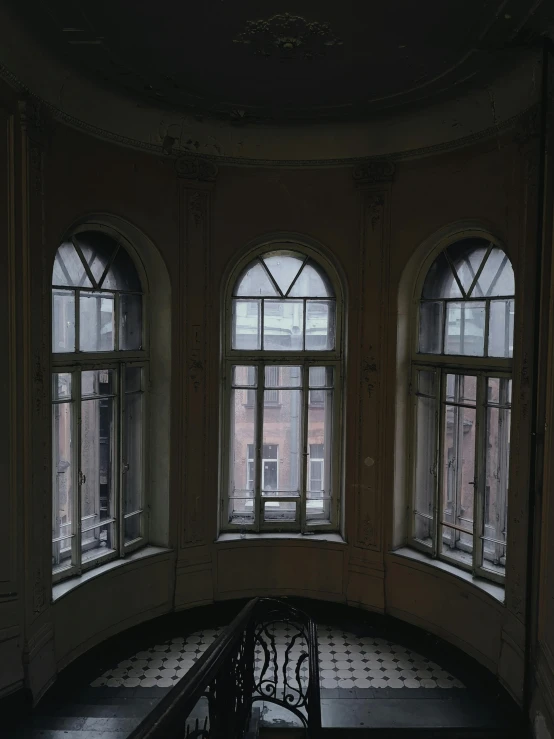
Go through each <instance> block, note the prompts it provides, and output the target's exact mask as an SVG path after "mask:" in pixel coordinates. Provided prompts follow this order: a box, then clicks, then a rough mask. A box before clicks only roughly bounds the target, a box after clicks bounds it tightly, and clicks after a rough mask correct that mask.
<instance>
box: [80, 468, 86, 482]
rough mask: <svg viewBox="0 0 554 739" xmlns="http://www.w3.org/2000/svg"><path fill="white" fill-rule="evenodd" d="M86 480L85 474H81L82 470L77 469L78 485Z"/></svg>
mask: <svg viewBox="0 0 554 739" xmlns="http://www.w3.org/2000/svg"><path fill="white" fill-rule="evenodd" d="M86 481H87V476H86V475H84V474H83V471H82V470H79V485H84V484H85V482H86Z"/></svg>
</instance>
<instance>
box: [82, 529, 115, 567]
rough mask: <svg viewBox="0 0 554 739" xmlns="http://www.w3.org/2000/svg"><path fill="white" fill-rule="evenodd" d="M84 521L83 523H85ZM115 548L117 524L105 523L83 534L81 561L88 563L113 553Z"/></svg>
mask: <svg viewBox="0 0 554 739" xmlns="http://www.w3.org/2000/svg"><path fill="white" fill-rule="evenodd" d="M84 523H85V522H84V521H83V525H84ZM115 551H116V549H115V525H114V524H113V523H104V524H101V525H100V526H97V527H96V528H94V529H88V530H87V531H84V530H83V532H82V534H81V562H82V563H83V564H86V563H87V562H92V561H93V560H95V559H98V558H99V557H104V556H105V555H106V554H113V553H114V552H115Z"/></svg>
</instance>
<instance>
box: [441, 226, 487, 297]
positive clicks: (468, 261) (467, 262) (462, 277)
mask: <svg viewBox="0 0 554 739" xmlns="http://www.w3.org/2000/svg"><path fill="white" fill-rule="evenodd" d="M488 248H489V242H488V241H486V240H485V239H463V240H462V241H457V242H456V243H455V244H450V246H448V247H447V249H446V251H447V252H448V256H449V257H450V261H451V262H452V265H453V267H454V269H455V270H456V274H457V275H458V279H459V281H460V282H461V284H462V287H463V288H464V290H465V292H466V294H467V296H468V297H474V298H476V297H477V298H478V297H482V296H481V293H480V292H477V293H475V288H474V289H473V291H472V294H469V290H470V288H471V285H472V284H473V281H474V280H475V277H476V275H477V272H478V270H479V267H480V266H481V263H482V261H483V259H484V258H485V256H486V254H487V251H488Z"/></svg>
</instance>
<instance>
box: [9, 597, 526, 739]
mask: <svg viewBox="0 0 554 739" xmlns="http://www.w3.org/2000/svg"><path fill="white" fill-rule="evenodd" d="M309 610H311V609H309ZM235 612H236V611H235ZM333 623H344V622H343V621H342V620H341V619H337V620H336V621H333ZM181 627H182V624H181ZM153 628H154V629H155V631H154V633H155V634H156V637H155V638H156V641H152V642H151V643H152V644H155V643H159V631H158V629H157V627H155V626H154V627H153ZM205 628H206V627H205V626H204V627H203V630H202V632H201V633H200V632H194V633H191V632H190V631H189V632H186V631H185V632H182V631H180V632H177V633H178V634H179V633H181V634H182V633H185V634H190V636H189V637H187V639H188V641H187V639H185V640H183V639H182V638H180V639H171V640H169V642H171V644H173V642H176V641H177V642H178V641H180V642H181V643H183V650H185V644H184V642H186V643H187V644H190V643H195V641H194V639H195V638H196V639H198V640H200V637H202V638H203V639H207V641H205V642H203V643H204V644H205V646H204V649H206V651H205V652H204V653H203V655H202V656H200V654H201V653H200V651H199V652H198V655H199V658H198V659H197V661H196V662H195V663H194V665H193V667H192V668H190V670H189V671H188V672H187V673H186V674H185V676H184V677H182V678H181V679H179V678H174V679H176V680H177V682H175V683H174V684H173V687H168V688H167V689H165V690H164V689H162V688H161V687H158V686H156V687H148V685H152V683H153V682H154V681H153V680H152V679H151V678H149V680H148V683H145V686H146V687H145V686H141V687H137V688H127V687H125V688H119V689H114V688H113V687H107V686H106V687H96V688H95V687H93V686H94V684H95V683H96V684H98V683H100V684H101V685H102V684H103V683H102V681H101V680H98V679H95V680H94V682H93V684H92V685H90V677H88V676H89V675H90V674H91V671H87V670H86V669H85V670H84V671H83V670H82V668H79V666H77V667H76V671H80V672H84V673H86V675H87V678H88V679H87V683H86V690H83V689H82V688H79V689H75V690H72V687H73V682H74V681H72V679H71V677H69V679H68V680H66V681H65V683H64V681H63V680H60V681H58V684H57V686H56V690H53V691H52V695H51V697H48V696H47V697H46V699H45V700H43V701H41V703H40V704H39V707H38V709H37V710H36V711H35V713H34V714H33V716H32V717H31V718H30V719H29V720H28V721H26V722H25V724H24V725H20V726H18V727H17V728H16V727H15V726H14V727H13V728H8V732H7V733H6V734H1V735H2V737H4V736H6V739H208V737H209V738H211V739H212V738H215V739H223V737H225V739H243V738H244V739H255V738H257V737H262V739H263V737H267V738H268V739H269V738H271V737H273V738H274V739H280V738H281V737H283V738H284V739H286V738H288V739H296V737H303V738H306V737H307V738H308V739H314V738H317V737H321V738H322V739H325V738H326V737H356V738H359V739H363V738H364V737H374V739H396V738H398V739H400V738H402V739H424V738H425V739H470V738H471V739H525V738H526V737H527V736H528V734H527V731H526V728H525V726H524V725H523V721H522V717H521V715H520V713H519V712H518V711H517V709H515V708H514V705H513V704H512V703H511V702H508V701H507V700H506V698H505V697H504V696H503V694H502V691H499V690H495V689H494V688H493V689H491V687H490V686H489V688H487V687H486V686H480V685H479V684H478V683H474V681H473V680H467V681H466V682H467V684H468V685H469V684H470V683H471V685H472V688H474V689H472V690H471V691H470V690H465V689H458V690H448V689H446V688H445V689H440V688H438V687H435V688H434V689H433V690H425V689H422V688H419V689H417V690H409V689H408V688H402V687H401V683H399V682H398V680H396V682H397V686H396V687H399V686H400V687H401V689H400V690H397V689H392V688H385V689H382V688H381V689H378V688H375V689H367V686H368V685H369V682H368V681H367V680H365V679H362V678H363V676H364V673H363V672H362V673H361V674H360V673H359V672H358V673H354V675H356V676H357V678H358V679H357V680H356V681H354V680H344V679H341V680H340V681H339V680H338V678H337V682H338V684H340V685H342V684H343V683H344V684H346V683H350V684H353V683H354V682H355V684H356V685H358V684H359V685H360V686H362V684H364V685H365V689H362V687H360V688H356V687H353V688H351V689H346V688H340V689H334V690H332V689H329V688H328V687H326V686H327V684H328V682H329V673H326V672H325V670H326V669H328V668H330V667H331V664H326V661H329V660H330V659H331V658H332V659H335V658H336V660H346V659H347V658H349V659H350V661H351V662H353V661H355V663H354V664H351V665H350V668H351V670H352V671H354V669H359V668H362V667H364V665H363V664H360V660H364V661H365V662H368V661H369V662H370V663H371V664H367V665H366V668H367V670H369V669H370V667H371V668H372V674H373V667H376V666H377V667H378V665H376V663H375V660H377V659H378V658H379V659H381V658H383V657H385V656H386V655H385V654H384V653H383V650H384V649H386V645H387V644H388V645H389V647H390V648H389V649H388V651H389V652H391V653H392V654H389V655H388V660H392V659H393V658H400V657H402V654H401V653H402V650H403V649H404V647H402V646H398V644H397V642H396V641H394V635H393V636H392V637H391V635H390V634H387V637H388V639H389V641H383V640H382V639H377V640H376V641H372V638H373V637H372V636H369V635H370V634H372V633H373V634H374V635H375V633H377V634H378V635H382V633H383V632H382V630H380V629H379V628H377V629H376V628H375V625H373V632H372V631H371V629H372V627H371V626H370V625H368V624H365V625H364V624H362V625H361V626H360V627H359V629H358V630H357V631H355V633H351V632H349V626H347V625H342V626H341V627H340V629H338V630H337V629H334V628H333V627H331V626H327V627H324V626H320V638H321V644H320V650H318V630H317V628H316V625H315V622H314V620H313V619H312V618H311V617H310V616H309V615H308V614H307V613H306V612H305V610H303V609H299V608H295V607H293V606H292V605H291V604H290V603H289V602H288V601H278V600H274V599H254V600H252V601H250V602H249V603H248V604H247V605H246V606H244V608H243V609H242V610H241V611H240V613H239V614H238V615H237V616H236V617H235V618H234V620H233V621H232V623H231V624H230V625H229V626H227V627H226V628H225V629H223V631H221V633H220V634H219V636H217V633H214V631H213V630H212V634H213V635H212V636H208V637H206V636H205V634H204V631H205ZM351 628H352V629H354V625H353V624H352V625H351ZM345 629H346V630H345ZM209 632H210V630H209V629H208V631H207V632H206V633H208V634H209ZM198 633H200V637H198V636H196V637H195V634H198ZM368 634H369V635H368ZM340 635H342V638H343V641H342V642H340V648H339V643H338V640H339V638H341V637H340ZM172 636H175V634H172ZM127 638H128V637H127ZM214 638H215V641H214ZM423 638H424V637H423V636H422V634H421V633H418V635H417V641H416V645H415V646H416V647H418V648H417V649H415V648H414V650H413V653H412V656H413V657H416V656H417V655H416V654H415V652H416V651H419V646H420V645H421V641H422V639H423ZM364 639H367V640H369V641H366V642H365V643H369V644H371V645H376V646H372V647H371V649H375V650H381V651H375V652H374V654H373V655H370V654H369V653H368V652H367V650H368V647H366V646H364V644H363V641H364ZM210 640H212V641H213V643H212V644H211V646H208V644H209V641H210ZM360 640H361V641H360ZM123 642H124V643H127V639H124V640H123ZM169 642H168V643H169ZM358 642H359V643H358ZM147 643H148V642H147ZM383 644H385V647H384V646H382V645H383ZM400 644H403V642H400ZM412 646H414V645H413V644H412ZM409 647H410V644H409V643H408V645H407V648H406V649H405V650H404V651H405V652H406V653H407V654H406V655H405V656H406V658H407V657H409V656H410V654H408V652H410V649H409ZM162 649H163V647H162ZM168 649H169V647H168ZM356 649H359V651H358V652H355V651H354V650H356ZM141 650H144V634H143V635H142V641H140V646H138V643H137V657H140V658H141V659H144V658H145V657H147V656H148V655H147V654H145V653H143V651H141ZM159 650H160V647H158V646H157V647H152V650H150V651H151V652H152V653H153V655H154V656H155V657H156V658H158V657H159V656H160V655H159V653H158V652H159ZM326 650H327V652H329V651H330V650H338V651H339V652H344V651H346V652H347V654H346V655H342V656H339V655H338V654H335V652H334V651H333V652H332V653H331V654H332V657H331V656H329V654H327V653H326ZM348 650H352V652H349V651H348ZM364 650H366V651H365V652H364ZM106 651H107V652H108V654H109V662H106V663H105V664H104V667H103V669H105V667H107V666H108V665H109V666H110V669H109V670H107V672H106V674H107V675H108V677H109V676H110V673H111V672H114V671H115V672H116V670H114V667H115V666H116V664H117V660H116V661H115V662H114V654H113V647H112V646H111V645H109V646H108V647H107V650H106ZM131 654H132V653H131ZM176 656H177V657H179V655H178V654H177V655H176ZM128 657H129V652H128V651H127V652H126V653H124V654H123V655H122V657H121V658H122V659H124V660H125V661H126V662H127V664H128V665H130V664H131V663H130V662H129V660H128ZM443 657H444V655H443V652H441V656H440V659H437V662H440V664H442V663H443V662H442V659H443ZM168 658H169V659H174V656H173V654H170V655H168ZM366 658H367V659H366ZM131 659H134V658H132V657H131ZM319 659H321V663H320V662H319ZM444 659H446V658H445V657H444ZM372 660H373V661H372ZM430 660H431V657H429V659H428V658H425V660H423V661H424V662H425V664H423V665H422V664H421V660H420V662H419V669H424V670H430V669H431V665H432V664H433V663H432V662H431V661H430ZM411 661H412V662H413V661H414V660H413V659H412V660H411ZM396 662H397V663H398V664H397V666H396V667H397V669H398V670H404V669H405V667H404V666H403V665H404V664H407V663H405V662H403V661H401V660H400V659H396ZM122 664H123V663H122ZM134 664H135V663H134V662H133V663H132V665H134ZM149 664H150V663H148V664H147V665H146V667H148V665H149ZM336 664H337V667H336V669H337V670H338V669H339V668H341V663H340V662H337V663H336ZM385 664H386V663H384V664H383V670H385ZM456 664H458V662H456ZM160 665H162V663H161V662H160ZM164 665H165V663H164ZM356 665H358V666H356ZM162 666H163V665H162ZM389 666H390V667H394V665H389ZM408 666H409V665H408ZM439 666H440V665H437V664H436V663H435V664H434V668H435V670H438V672H434V673H433V675H435V674H436V675H438V676H439V677H437V681H438V682H437V685H440V684H441V682H440V676H441V675H442V676H443V678H444V675H445V674H446V673H445V672H441V671H440V670H439V669H438V668H439ZM346 667H349V665H347V664H344V665H343V668H346ZM97 668H98V665H96V667H95V668H94V670H93V671H92V672H93V675H94V676H95V677H97V676H98V675H99V674H100V672H101V670H100V671H98V669H97ZM320 669H321V673H320ZM413 669H414V670H416V664H414V666H413ZM387 670H388V667H387ZM136 674H137V673H136V670H135V675H136ZM146 674H147V675H151V674H152V670H150V669H148V670H147V672H146ZM162 674H164V675H165V674H167V673H166V672H165V668H164V671H163V673H162ZM337 674H338V675H339V676H340V675H341V673H337ZM384 674H389V673H388V672H387V673H384ZM391 674H394V673H391ZM404 674H405V673H404V672H402V675H404ZM406 674H407V676H409V673H406ZM320 675H321V679H320ZM326 675H327V678H326ZM378 675H380V673H378ZM418 675H419V673H418ZM347 676H348V673H346V675H344V674H343V677H347ZM428 677H429V673H428V672H427V673H425V672H421V678H419V679H422V680H424V678H428ZM461 677H462V679H463V680H465V678H464V673H463V672H462V675H461ZM403 679H406V678H403ZM450 679H452V676H450ZM166 682H168V681H167V680H166ZM169 682H170V681H169ZM320 682H321V683H322V684H323V687H322V688H320ZM408 682H409V680H408ZM408 682H406V685H407V684H408ZM411 682H415V681H414V680H412V681H411ZM424 682H425V680H424ZM427 682H429V680H427ZM431 682H432V681H431ZM377 683H381V684H383V681H382V680H380V679H379V680H377V682H376V683H375V684H377ZM130 684H131V686H132V685H137V684H139V680H138V679H134V680H131V681H130ZM372 684H373V683H372ZM433 684H434V683H433ZM412 687H413V686H412ZM459 687H460V688H463V685H462V684H461V683H460V685H459ZM160 696H161V697H160Z"/></svg>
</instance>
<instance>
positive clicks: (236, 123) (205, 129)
mask: <svg viewBox="0 0 554 739" xmlns="http://www.w3.org/2000/svg"><path fill="white" fill-rule="evenodd" d="M0 49H2V53H1V56H0V76H1V77H3V78H4V79H6V80H8V81H9V82H10V83H12V84H14V85H16V86H18V87H19V88H20V90H21V93H22V94H23V93H24V92H25V91H30V93H31V94H32V95H36V96H38V97H39V98H40V99H41V100H42V101H44V103H45V104H46V105H47V106H49V107H50V109H51V112H52V114H53V115H54V117H56V118H57V119H58V120H59V121H61V122H64V123H66V124H68V125H72V126H75V127H77V128H81V129H83V130H84V131H87V132H88V133H91V134H94V135H96V136H100V137H102V138H105V139H108V140H111V141H113V142H115V143H118V144H122V145H125V146H132V147H136V148H139V149H145V150H148V151H150V152H153V153H158V154H161V153H163V152H164V151H167V150H168V149H169V150H171V151H172V153H173V154H183V153H192V154H201V155H203V156H210V157H213V158H214V159H216V160H218V161H226V160H227V161H233V160H236V161H237V162H239V163H240V162H252V163H262V162H272V163H275V164H277V163H282V164H286V163H294V162H301V161H303V162H306V161H311V162H321V163H322V164H325V163H326V162H327V163H329V162H333V161H334V163H339V164H340V160H344V159H356V158H363V157H376V156H377V157H378V156H384V155H387V154H391V153H398V154H399V155H404V154H408V153H411V154H414V153H420V151H419V150H421V149H437V150H441V149H445V148H449V147H451V146H453V145H456V144H457V145H463V144H464V142H465V143H467V140H477V139H479V138H480V137H482V136H483V134H490V133H491V132H493V133H494V132H495V131H498V130H500V129H501V128H502V127H503V126H505V125H506V123H507V122H510V121H511V120H512V119H513V118H515V117H517V116H519V115H520V114H521V113H522V112H523V111H526V110H527V109H528V108H530V107H531V106H532V105H534V103H536V102H537V100H538V96H539V88H540V85H539V82H538V80H539V79H540V53H539V52H538V50H537V49H532V48H530V49H529V50H527V51H525V52H523V51H522V49H521V48H517V47H516V48H515V49H514V50H512V51H510V50H506V49H504V50H503V52H502V54H503V57H504V62H506V61H507V60H508V59H510V64H509V65H507V66H505V71H504V73H503V74H502V75H500V76H498V77H497V78H496V79H489V80H483V82H482V84H481V85H479V86H478V87H475V86H474V89H469V90H468V89H463V90H461V91H459V92H458V93H457V94H456V95H452V96H451V97H450V99H449V100H446V101H444V102H440V103H436V104H431V103H427V102H426V104H425V107H424V108H423V109H421V106H420V107H417V106H416V107H415V108H413V109H402V110H401V111H400V112H397V113H394V112H392V113H390V112H386V113H383V114H382V115H380V116H373V117H372V118H371V119H370V120H367V121H363V122H358V123H354V122H353V123H323V124H306V125H294V124H291V125H287V126H277V125H267V126H262V125H256V124H255V125H252V124H248V123H247V122H245V121H243V120H241V119H240V117H239V119H238V120H233V121H216V120H208V119H203V120H201V121H199V120H197V118H196V117H195V116H193V115H187V114H182V113H179V112H175V111H172V110H167V109H163V108H161V107H154V106H151V105H148V104H146V103H139V104H137V102H136V101H135V100H133V99H131V98H130V97H129V98H127V97H125V95H123V94H119V93H115V92H113V91H112V90H111V89H109V88H107V87H102V86H100V85H99V84H96V83H94V82H92V81H91V80H90V79H88V78H85V77H83V76H81V75H80V74H78V73H77V72H75V70H73V69H71V68H69V67H66V66H64V65H63V64H62V63H60V62H59V61H57V60H55V59H53V58H52V57H51V56H50V55H49V54H48V53H47V52H46V51H45V50H44V49H43V48H41V46H40V45H38V44H37V42H36V40H35V39H34V37H32V36H31V35H30V34H29V33H28V32H27V31H26V30H25V29H24V28H23V27H22V26H21V24H20V22H19V21H18V19H17V18H15V17H14V15H13V13H11V12H10V10H9V8H8V7H7V6H6V5H3V6H2V7H0Z"/></svg>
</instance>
